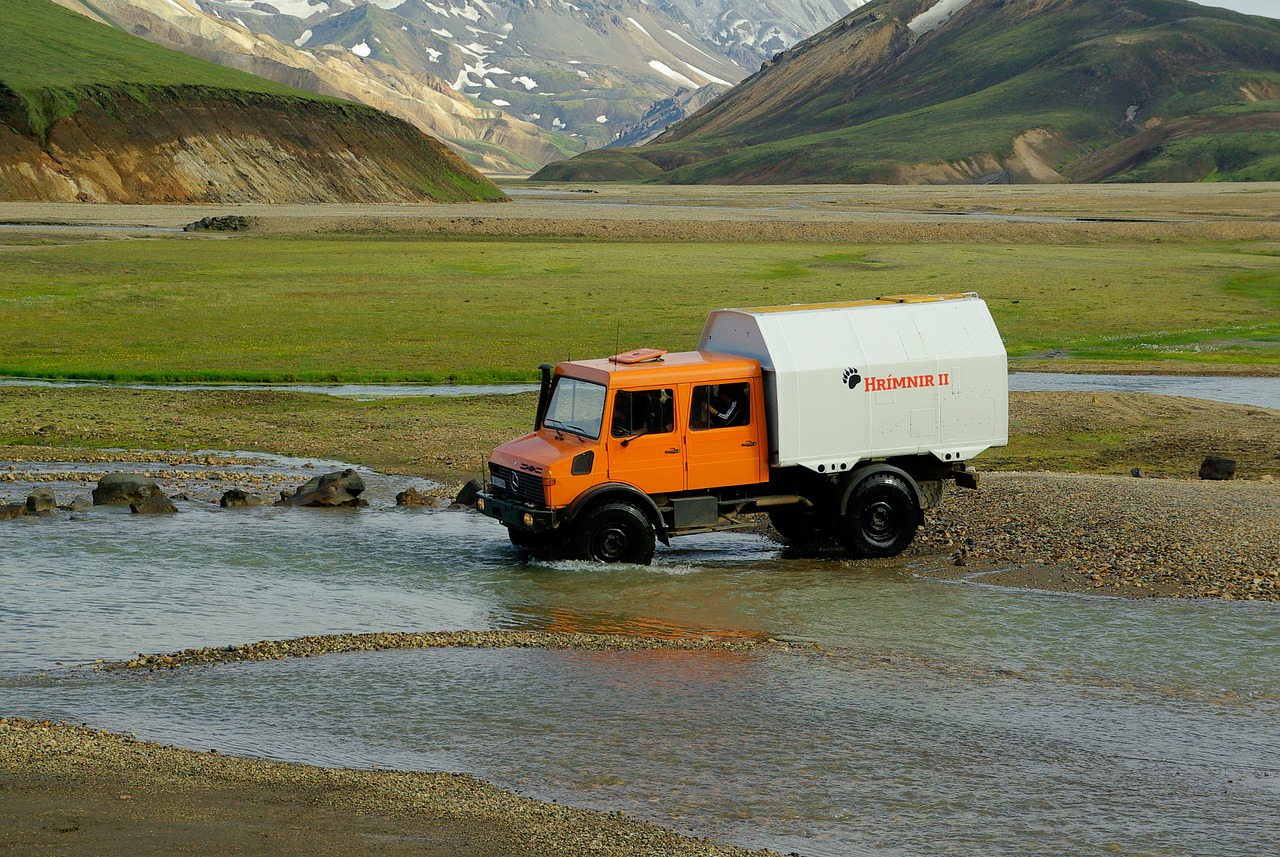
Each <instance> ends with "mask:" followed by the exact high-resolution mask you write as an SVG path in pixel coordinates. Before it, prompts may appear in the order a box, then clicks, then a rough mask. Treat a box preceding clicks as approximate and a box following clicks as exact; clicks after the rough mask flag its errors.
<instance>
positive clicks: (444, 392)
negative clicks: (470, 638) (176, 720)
mask: <svg viewBox="0 0 1280 857" xmlns="http://www.w3.org/2000/svg"><path fill="white" fill-rule="evenodd" d="M116 386H123V387H127V388H129V389H134V390H169V391H178V392H182V391H195V390H287V391H289V392H294V393H323V394H326V395H330V396H341V397H344V398H354V399H384V398H395V397H400V396H481V395H502V394H512V393H526V392H531V391H533V390H536V389H538V388H537V387H536V386H535V385H532V384H487V385H465V384H455V385H433V384H255V385H248V384H108V383H105V382H101V381H45V380H41V379H37V378H0V387H54V388H58V387H62V388H68V387H116ZM1009 389H1010V390H1015V391H1022V392H1034V391H1041V390H1052V391H1061V390H1069V391H1078V392H1086V393H1087V392H1104V391H1105V392H1112V393H1155V394H1158V395H1163V396H1191V397H1192V398H1197V399H1209V400H1210V401H1214V402H1232V403H1234V404H1238V405H1256V406H1259V407H1264V408H1277V409H1280V378H1252V377H1222V376H1210V375H1203V376H1201V375H1077V374H1071V373H1066V372H1011V373H1009Z"/></svg>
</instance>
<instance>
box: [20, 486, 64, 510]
mask: <svg viewBox="0 0 1280 857" xmlns="http://www.w3.org/2000/svg"><path fill="white" fill-rule="evenodd" d="M57 508H58V500H57V498H55V497H54V496H53V489H52V488H49V487H45V486H42V487H40V488H37V489H36V490H34V491H32V492H31V493H30V494H29V495H27V506H26V509H27V514H28V515H52V514H53V513H54V512H55V511H56V510H57Z"/></svg>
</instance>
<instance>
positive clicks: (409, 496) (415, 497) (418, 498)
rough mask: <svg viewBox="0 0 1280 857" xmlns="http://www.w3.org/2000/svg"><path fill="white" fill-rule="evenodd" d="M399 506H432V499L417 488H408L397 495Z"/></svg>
mask: <svg viewBox="0 0 1280 857" xmlns="http://www.w3.org/2000/svg"><path fill="white" fill-rule="evenodd" d="M396 505H397V506H430V505H432V502H431V498H430V497H428V496H427V495H426V494H423V493H422V492H421V491H419V490H418V489H417V488H406V489H405V490H404V491H401V492H400V493H399V494H397V495H396Z"/></svg>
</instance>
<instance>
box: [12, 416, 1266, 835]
mask: <svg viewBox="0 0 1280 857" xmlns="http://www.w3.org/2000/svg"><path fill="white" fill-rule="evenodd" d="M1257 404H1263V403H1262V402H1258V403H1257ZM309 463H310V464H312V467H311V468H306V467H305V464H306V462H297V461H290V460H283V459H265V460H263V461H261V462H259V463H258V464H257V465H249V466H257V467H259V468H261V469H262V471H263V472H264V473H265V472H273V473H279V472H282V471H284V472H288V473H290V474H296V475H297V477H298V483H300V482H301V481H302V480H303V479H304V478H305V477H306V476H309V475H312V474H314V473H317V472H324V470H323V469H321V468H323V467H329V466H335V467H336V466H340V465H338V464H337V463H334V462H309ZM20 466H21V467H22V468H24V469H29V468H30V467H31V465H20ZM156 466H157V467H159V465H156ZM6 467H7V463H6V462H0V470H3V469H5V468H6ZM47 467H48V468H49V469H50V471H67V470H69V469H70V466H69V465H66V464H50V465H47ZM97 467H98V468H99V469H101V468H102V465H97ZM122 469H133V466H128V465H126V466H125V467H124V468H122ZM364 476H365V477H366V480H367V481H368V482H369V485H370V487H369V490H368V492H367V496H369V499H370V507H369V508H366V509H361V510H307V509H278V508H274V507H263V508H255V509H237V510H222V509H218V508H217V507H216V506H214V505H213V504H211V503H209V502H205V501H189V502H183V501H179V504H178V505H179V508H180V510H181V513H180V514H178V515H172V516H136V515H130V514H129V513H128V511H127V510H124V511H120V510H116V509H106V508H95V509H94V510H93V511H92V512H89V513H85V514H75V515H70V516H69V515H67V514H66V513H61V514H60V515H59V516H58V517H56V518H51V519H34V518H28V519H22V520H19V521H14V522H6V523H5V525H4V529H3V531H2V533H3V550H0V714H3V715H6V716H25V717H35V718H42V719H66V720H68V721H71V722H77V723H79V722H83V723H88V724H91V725H93V726H95V727H102V728H106V729H110V730H114V731H122V732H133V733H135V734H137V735H138V736H139V737H140V738H145V739H151V740H157V741H162V742H166V743H172V744H176V745H179V746H185V747H192V748H196V749H211V748H212V749H217V750H218V751H219V752H221V753H234V754H240V755H247V756H255V757H262V758H271V759H279V760H285V761H293V762H303V763H313V764H320V765H328V766H343V767H357V768H373V767H381V768H397V769H408V770H443V771H465V772H468V773H471V774H474V775H476V776H479V777H481V778H483V779H486V780H489V781H491V782H493V783H495V784H497V785H500V786H503V787H505V788H508V789H511V790H514V791H516V792H518V793H520V794H524V795H528V796H531V797H535V798H539V799H543V800H553V799H554V800H558V801H560V802H562V803H569V804H573V805H576V806H583V807H590V808H596V809H601V810H609V811H612V810H623V811H625V812H626V813H627V814H628V815H631V816H633V817H637V818H642V819H647V820H652V821H656V822H658V823H662V824H666V825H669V826H672V827H674V828H676V829H678V830H680V831H682V832H686V833H692V834H694V835H698V836H710V837H714V838H717V839H720V840H723V841H728V842H733V843H736V844H740V845H744V846H750V847H769V848H773V849H776V850H778V851H781V852H784V853H785V852H799V853H801V854H805V855H845V854H875V855H917V854H918V855H938V854H958V855H975V854H983V855H1025V854H1064V855H1066V854H1071V855H1076V854H1110V853H1124V854H1151V855H1175V854H1177V855H1183V854H1185V855H1192V854H1194V855H1240V857H1245V855H1248V857H1254V855H1259V854H1274V853H1277V852H1276V843H1277V842H1278V841H1280V611H1278V610H1277V609H1276V608H1275V606H1274V605H1268V604H1263V603H1240V602H1237V603H1223V602H1217V601H1194V600H1191V601H1177V600H1141V601H1139V600H1127V599H1119V598H1110V597H1099V596H1085V595H1073V594H1057V593H1045V592H1036V591H1025V590H1012V589H1004V588H999V587H994V586H988V585H984V584H982V583H981V579H980V578H976V579H972V580H968V581H943V580H936V579H925V578H922V577H920V576H917V575H916V574H914V573H913V572H919V571H922V570H925V569H926V568H927V567H928V563H929V562H945V561H947V559H946V558H939V559H937V560H924V561H922V560H915V561H914V562H915V563H916V564H915V565H912V564H911V563H910V562H905V561H904V562H901V563H897V564H889V565H887V566H884V567H874V568H867V567H861V566H859V565H857V564H854V563H848V562H843V561H840V560H836V559H829V558H827V559H824V558H816V559H814V558H810V559H797V558H791V557H788V556H786V555H784V553H783V552H782V551H781V549H780V548H779V547H778V546H777V545H776V544H774V543H773V542H771V541H769V540H768V539H765V538H763V537H759V536H754V535H746V534H713V535H706V536H695V537H691V538H687V539H684V540H677V541H676V542H675V543H674V547H673V548H670V549H662V548H660V549H659V552H658V556H657V557H656V559H655V562H654V564H653V565H652V566H651V567H647V568H640V567H632V566H610V567H605V566H598V565H592V564H586V563H572V562H564V563H530V562H525V561H523V560H522V559H521V557H520V556H519V555H518V554H517V553H516V552H515V551H514V550H513V549H512V548H511V546H510V545H509V543H508V541H507V538H506V534H505V532H504V531H503V529H502V528H501V527H499V526H497V525H496V524H495V523H494V522H492V521H490V520H488V519H486V518H483V517H481V516H479V515H477V514H475V513H473V512H469V511H457V510H443V509H402V508H397V507H395V506H394V505H393V500H392V498H393V496H394V492H395V491H396V490H399V488H402V487H404V485H405V483H406V480H404V479H399V480H394V479H390V478H387V477H381V476H379V475H377V474H372V473H368V472H364ZM160 481H161V484H162V485H164V484H165V480H164V479H163V478H161V479H160ZM28 487H29V486H25V485H22V484H19V483H8V484H6V485H5V488H4V491H5V493H6V495H9V494H12V495H13V496H17V495H19V494H23V492H24V491H25V490H27V488H28ZM54 487H55V490H57V491H58V493H59V497H60V498H62V497H65V496H68V492H70V494H74V493H84V492H85V490H86V486H85V484H84V483H83V482H76V481H74V480H73V479H71V478H70V477H68V481H66V482H65V483H55V484H54ZM24 496H25V494H24ZM922 563H923V564H922ZM454 629H496V630H508V629H509V630H549V631H588V632H604V633H624V634H637V635H646V636H648V635H689V634H691V635H698V636H702V635H710V636H718V635H730V636H736V635H757V636H770V637H775V638H778V639H782V640H788V641H792V643H793V646H792V651H791V652H780V651H768V652H760V653H732V654H726V653H709V652H681V653H672V652H617V651H608V652H592V651H542V650H527V649H504V650H477V649H456V650H406V651H384V652H369V653H350V654H335V655H325V656H322V657H317V658H308V659H301V660H295V661H278V662H252V663H240V664H226V665H220V666H214V667H205V668H199V669H189V670H183V671H177V672H163V673H155V674H141V675H139V674H130V673H116V674H102V673H97V672H94V671H92V670H88V669H84V668H81V667H78V666H76V665H79V664H86V663H91V662H93V661H94V660H95V659H98V658H105V659H107V660H114V659H122V658H128V657H129V656H131V655H133V654H135V653H138V652H145V653H154V652H168V651H174V650H179V649H185V648H189V647H199V646H223V645H228V644H240V643H249V642H253V641H257V640H261V639H280V638H288V637H296V636H302V635H307V634H326V633H348V632H363V631H397V630H409V631H434V630H454Z"/></svg>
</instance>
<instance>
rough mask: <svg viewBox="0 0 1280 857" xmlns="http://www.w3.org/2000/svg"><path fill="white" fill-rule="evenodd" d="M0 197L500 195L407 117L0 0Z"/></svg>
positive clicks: (70, 15) (426, 198) (46, 1)
mask: <svg viewBox="0 0 1280 857" xmlns="http://www.w3.org/2000/svg"><path fill="white" fill-rule="evenodd" d="M0 31H3V32H5V33H6V39H7V42H8V43H7V44H6V49H5V51H4V52H0V200H38V201H73V200H81V201H90V202H129V203H143V202H267V201H271V202H462V201H470V200H500V199H504V198H505V195H504V194H503V193H502V192H501V191H500V190H498V188H497V187H495V186H494V185H493V184H492V183H491V182H489V181H488V180H487V179H485V178H484V177H482V176H481V175H480V174H479V173H477V172H476V171H475V170H474V169H473V168H472V167H470V166H468V165H467V164H466V163H465V162H463V160H462V159H461V158H460V157H458V156H457V155H456V154H454V153H453V152H452V151H450V150H449V149H448V148H447V147H446V146H445V145H444V144H443V143H441V142H440V141H439V140H436V139H434V138H432V137H428V136H427V135H425V134H423V133H422V132H420V131H418V130H417V129H415V128H414V127H412V126H411V125H409V124H408V123H406V122H404V121H402V120H400V119H396V118H394V117H391V116H388V115H387V114H385V113H381V112H379V111H377V110H374V109H372V108H370V107H367V106H365V105H361V104H352V103H349V102H345V101H341V100H338V99H333V98H321V97H316V96H312V95H309V94H307V93H303V92H300V91H297V90H293V89H290V88H288V87H286V86H283V85H280V84H276V83H271V82H270V81H266V80H262V79H260V78H256V77H254V76H252V75H248V74H244V73H242V72H237V71H232V70H229V69H224V68H221V67H219V66H216V65H213V64H211V63H206V62H204V61H202V60H198V59H194V58H192V57H188V56H186V55H184V54H180V53H177V52H175V51H169V50H166V49H164V48H159V47H156V46H154V45H151V44H149V43H147V42H145V41H143V40H141V39H138V38H136V37H133V36H129V35H126V34H124V33H121V32H119V31H118V30H115V29H113V28H111V27H108V26H105V25H103V24H101V23H96V22H93V21H91V20H89V19H88V18H86V17H83V16H81V15H78V14H76V13H74V12H70V11H67V10H66V9H63V8H61V7H59V6H57V5H54V4H53V3H52V2H50V0H5V2H4V3H3V4H0Z"/></svg>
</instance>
